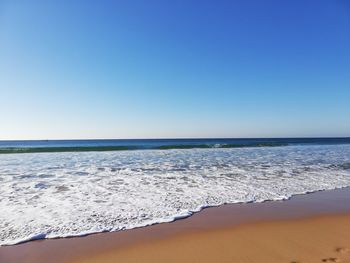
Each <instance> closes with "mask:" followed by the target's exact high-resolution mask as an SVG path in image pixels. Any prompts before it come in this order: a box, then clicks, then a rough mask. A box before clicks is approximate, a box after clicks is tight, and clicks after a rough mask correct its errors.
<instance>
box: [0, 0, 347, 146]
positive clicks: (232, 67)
mask: <svg viewBox="0 0 350 263" xmlns="http://www.w3.org/2000/svg"><path fill="white" fill-rule="evenodd" d="M313 136H316V137H319V136H321V137H328V136H350V2H349V1H347V0H343V1H341V0H286V1H280V0H274V1H272V0H264V1H261V0H248V1H247V0H227V1H225V0H211V1H208V0H182V1H180V0H172V1H164V0H157V1H156V0H144V1H142V0H139V1H136V0H130V1H129V0H128V1H122V0H120V1H103V0H102V1H86V0H84V1H78V0H69V1H68V0H66V1H64V0H60V1H48V0H42V1H35V0H33V1H30V0H28V1H24V0H23V1H17V0H8V1H6V0H0V140H19V139H102V138H108V139H113V138H115V139H118V138H195V137H201V138H204V137H226V138H228V137H313Z"/></svg>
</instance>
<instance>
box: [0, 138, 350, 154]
mask: <svg viewBox="0 0 350 263" xmlns="http://www.w3.org/2000/svg"><path fill="white" fill-rule="evenodd" d="M334 144H350V138H260V139H259V138H254V139H145V140H142V139H135V140H46V141H45V140H42V141H0V154H5V153H34V152H85V151H120V150H123V151H125V150H145V149H148V150H149V149H160V150H169V149H195V148H242V147H273V146H287V145H334Z"/></svg>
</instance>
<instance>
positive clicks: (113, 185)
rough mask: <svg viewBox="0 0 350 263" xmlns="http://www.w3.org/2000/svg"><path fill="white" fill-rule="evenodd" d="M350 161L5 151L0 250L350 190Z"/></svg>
mask: <svg viewBox="0 0 350 263" xmlns="http://www.w3.org/2000/svg"><path fill="white" fill-rule="evenodd" d="M349 162H350V145H333V146H288V147H268V148H242V149H216V148H213V149H191V150H166V151H162V150H147V151H125V152H122V151H118V152H86V153H32V154H10V155H0V194H1V199H0V229H1V231H0V245H9V244H15V243H19V242H23V241H27V240H31V239H38V238H55V237H67V236H78V235H86V234H89V233H94V232H103V231H117V230H122V229H130V228H135V227H141V226H146V225H151V224H155V223H160V222H170V221H173V220H175V219H178V218H183V217H187V216H189V215H191V214H192V213H193V212H196V211H199V210H200V209H201V208H202V207H207V206H216V205H221V204H224V203H238V202H252V201H253V202H262V201H265V200H281V199H287V198H289V197H291V196H292V195H295V194H301V193H307V192H313V191H318V190H324V189H335V188H340V187H345V186H350V169H346V167H347V166H346V165H345V166H344V165H343V164H344V163H345V164H346V163H349ZM342 165H343V166H342ZM344 167H345V168H344Z"/></svg>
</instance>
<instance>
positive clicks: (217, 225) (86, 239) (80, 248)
mask: <svg viewBox="0 0 350 263" xmlns="http://www.w3.org/2000/svg"><path fill="white" fill-rule="evenodd" d="M340 215H342V216H340ZM349 215H350V187H347V188H342V189H336V190H326V191H318V192H314V193H309V194H304V195H295V196H293V197H292V198H290V199H288V200H284V201H267V202H263V203H240V204H226V205H221V206H218V207H208V208H205V209H203V210H201V211H200V212H198V213H194V214H193V215H192V216H190V217H187V218H185V219H179V220H175V221H173V222H170V223H160V224H154V225H150V226H147V227H140V228H134V229H130V230H125V231H117V232H103V233H96V234H91V235H87V236H82V237H69V238H57V239H44V240H35V241H29V242H26V243H21V244H18V245H12V246H3V247H0V262H6V263H12V262H13V263H16V262H28V263H31V262H36V263H40V262H57V263H61V262H79V260H83V259H85V260H86V259H88V258H94V257H99V256H101V255H104V254H108V255H110V254H111V253H112V254H113V253H121V252H122V251H124V250H125V251H127V250H128V249H130V248H132V247H137V246H141V247H143V246H144V245H146V244H150V243H151V244H153V243H155V244H156V243H157V242H158V243H159V241H162V242H165V241H166V242H170V243H171V242H173V241H174V240H177V238H180V237H181V236H182V237H183V236H187V237H191V236H194V237H196V236H197V235H203V234H205V233H208V232H211V231H214V232H215V231H219V232H220V231H222V230H223V229H226V230H227V229H232V228H238V229H239V228H241V227H243V228H244V227H248V226H255V225H259V224H264V223H267V224H272V225H276V224H277V225H278V224H283V222H284V221H293V222H297V221H298V220H316V221H317V220H319V218H320V217H324V216H326V217H328V218H333V219H329V220H331V221H334V220H335V219H334V218H336V217H339V216H340V217H346V218H347V217H348V216H349ZM349 223H350V220H349ZM349 225H350V224H349ZM230 231H231V230H230ZM172 240H173V241H172ZM82 262H84V261H82ZM93 262H99V261H93Z"/></svg>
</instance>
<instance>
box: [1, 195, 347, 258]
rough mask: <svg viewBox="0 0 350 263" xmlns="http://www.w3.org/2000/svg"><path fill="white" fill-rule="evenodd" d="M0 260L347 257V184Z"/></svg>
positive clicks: (33, 247) (52, 243)
mask: <svg viewBox="0 0 350 263" xmlns="http://www.w3.org/2000/svg"><path fill="white" fill-rule="evenodd" d="M0 262H1V263H5V262H6V263H14V262H26V263H32V262H35V263H41V262H59V263H62V262H65V263H82V262H87V263H92V262H101V263H102V262H105V263H109V262H271V263H274V262H288V263H291V262H300V263H301V262H350V189H349V188H345V189H341V190H332V191H323V192H317V193H312V194H307V195H299V196H295V197H293V198H292V199H290V200H288V201H272V202H264V203H249V204H232V205H223V206H220V207H216V208H208V209H204V210H203V211H202V212H200V213H196V214H195V215H193V216H191V217H190V218H187V219H184V220H178V221H175V222H173V223H164V224H157V225H153V226H149V227H144V228H138V229H133V230H127V231H120V232H114V233H101V234H94V235H89V236H86V237H75V238H62V239H51V240H40V241H32V242H27V243H24V244H19V245H15V246H6V247H0Z"/></svg>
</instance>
